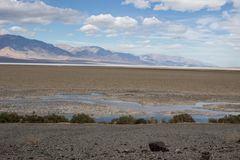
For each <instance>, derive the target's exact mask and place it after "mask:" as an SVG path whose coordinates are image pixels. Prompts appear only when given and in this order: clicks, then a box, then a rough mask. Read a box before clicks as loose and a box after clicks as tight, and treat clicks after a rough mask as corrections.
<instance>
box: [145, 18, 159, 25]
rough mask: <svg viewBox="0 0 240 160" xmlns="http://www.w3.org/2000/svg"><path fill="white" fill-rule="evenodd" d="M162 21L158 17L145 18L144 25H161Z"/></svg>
mask: <svg viewBox="0 0 240 160" xmlns="http://www.w3.org/2000/svg"><path fill="white" fill-rule="evenodd" d="M160 23H161V21H160V20H159V19H157V18H156V17H150V18H144V19H143V25H147V26H152V25H159V24H160Z"/></svg>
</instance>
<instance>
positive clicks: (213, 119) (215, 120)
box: [208, 118, 218, 123]
mask: <svg viewBox="0 0 240 160" xmlns="http://www.w3.org/2000/svg"><path fill="white" fill-rule="evenodd" d="M217 122H218V120H217V119H215V118H209V119H208V123H217Z"/></svg>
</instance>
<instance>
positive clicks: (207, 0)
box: [154, 0, 227, 11]
mask: <svg viewBox="0 0 240 160" xmlns="http://www.w3.org/2000/svg"><path fill="white" fill-rule="evenodd" d="M159 2H161V3H160V4H157V5H155V6H154V10H176V11H198V10H201V9H204V8H207V9H209V10H218V9H220V8H221V7H222V6H223V5H224V4H226V2H227V0H159Z"/></svg>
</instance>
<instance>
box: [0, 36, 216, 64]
mask: <svg viewBox="0 0 240 160" xmlns="http://www.w3.org/2000/svg"><path fill="white" fill-rule="evenodd" d="M0 62H9V63H74V64H127V65H155V66H156V65H158V66H186V67H211V66H212V65H210V64H207V63H203V62H200V61H197V60H192V59H187V58H184V57H178V56H167V55H160V54H147V55H141V56H137V55H134V54H130V53H121V52H114V51H110V50H107V49H104V48H101V47H98V46H82V47H72V46H69V45H65V44H61V45H53V44H49V43H45V42H43V41H39V40H35V39H28V38H25V37H22V36H18V35H9V34H7V35H0Z"/></svg>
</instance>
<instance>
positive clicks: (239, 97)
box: [0, 65, 240, 160]
mask: <svg viewBox="0 0 240 160" xmlns="http://www.w3.org/2000/svg"><path fill="white" fill-rule="evenodd" d="M0 112H16V113H18V114H31V113H32V112H35V113H37V114H39V115H46V114H49V113H56V114H60V115H64V116H66V117H69V118H70V117H71V116H72V115H73V114H76V113H86V114H89V115H91V116H93V117H94V118H96V120H97V121H110V120H111V119H112V118H114V117H118V116H121V115H133V116H135V117H143V118H150V117H155V118H157V119H159V120H161V119H164V120H168V119H169V118H171V117H172V116H173V115H174V114H178V113H189V114H191V115H192V116H193V118H194V119H195V120H196V121H197V122H202V123H204V122H207V120H208V118H219V117H223V116H224V115H228V114H235V115H236V114H240V71H234V70H204V69H201V70H191V69H156V68H155V69H151V68H121V67H89V66H88V67H83V66H28V65H0ZM239 135H240V125H230V124H176V125H175V124H158V125H124V126H121V125H101V124H94V125H74V124H0V137H1V138H0V148H1V149H0V159H181V160H182V159H189V160H190V159H193V160H195V159H196V160H197V159H203V158H204V157H210V158H211V159H216V160H217V159H222V160H228V159H230V160H231V159H232V160H235V159H236V160H239V159H240V155H239V153H240V144H239V139H240V136H239ZM151 141H162V142H164V143H165V144H166V146H167V147H168V149H169V151H168V152H151V151H150V150H149V147H148V143H149V142H151Z"/></svg>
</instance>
